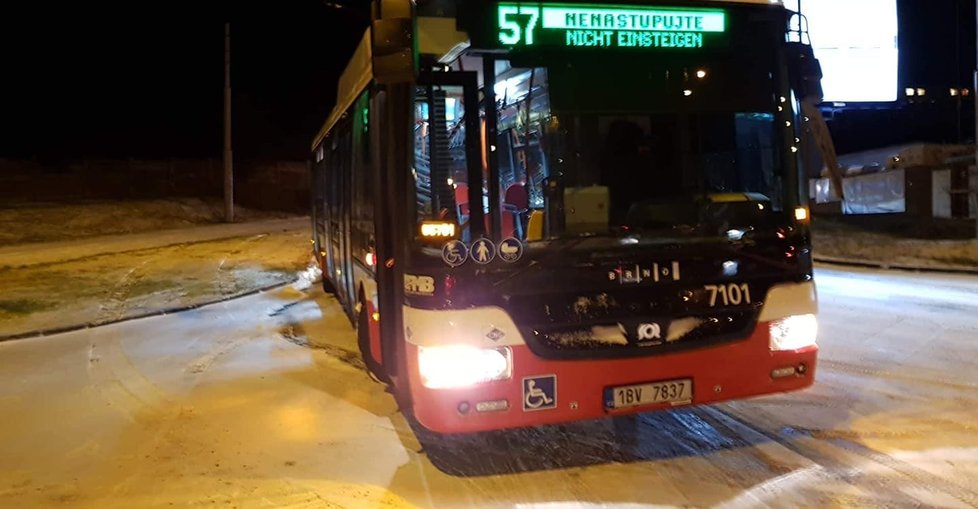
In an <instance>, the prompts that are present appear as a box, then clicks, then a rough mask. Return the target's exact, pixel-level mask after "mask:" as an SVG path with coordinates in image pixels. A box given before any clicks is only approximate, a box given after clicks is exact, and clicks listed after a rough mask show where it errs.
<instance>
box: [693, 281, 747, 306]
mask: <svg viewBox="0 0 978 509" xmlns="http://www.w3.org/2000/svg"><path fill="white" fill-rule="evenodd" d="M703 288H704V289H705V290H706V291H708V292H710V307H711V308H715V307H717V305H718V304H719V305H720V306H723V307H726V306H739V305H741V304H750V303H751V299H750V286H748V285H747V283H744V284H739V285H738V284H736V283H730V284H726V285H706V286H705V287H703Z"/></svg>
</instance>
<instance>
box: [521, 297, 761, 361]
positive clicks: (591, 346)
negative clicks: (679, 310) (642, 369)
mask: <svg viewBox="0 0 978 509" xmlns="http://www.w3.org/2000/svg"><path fill="white" fill-rule="evenodd" d="M756 323H757V311H756V310H755V309H750V310H738V311H728V312H717V313H712V314H703V315H698V316H686V317H679V318H661V317H629V318H628V319H620V320H616V321H610V320H599V321H594V322H592V323H587V324H580V323H578V324H573V325H567V326H559V327H557V326H540V327H527V328H526V330H524V337H526V338H527V342H528V345H529V346H530V349H531V350H533V351H534V353H536V354H537V355H539V356H541V357H544V358H551V359H567V358H582V357H591V358H593V357H601V358H615V357H632V356H643V355H661V354H666V353H673V352H677V351H682V350H688V349H694V348H704V347H707V346H716V345H718V344H722V343H727V342H733V341H738V340H742V339H746V338H747V337H749V336H750V334H751V332H753V329H754V327H755V325H756Z"/></svg>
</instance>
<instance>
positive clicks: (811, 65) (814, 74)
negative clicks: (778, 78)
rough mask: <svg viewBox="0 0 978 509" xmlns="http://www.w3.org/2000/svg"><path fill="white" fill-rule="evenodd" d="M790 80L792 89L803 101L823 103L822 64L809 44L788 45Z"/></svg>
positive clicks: (791, 43)
mask: <svg viewBox="0 0 978 509" xmlns="http://www.w3.org/2000/svg"><path fill="white" fill-rule="evenodd" d="M787 53H788V79H789V81H790V82H791V89H792V91H794V93H795V95H796V96H797V97H798V99H799V100H801V101H806V100H814V102H815V103H820V102H822V98H823V97H824V93H823V92H822V64H821V63H819V61H818V59H817V58H815V50H813V49H812V47H811V46H810V45H808V44H802V43H800V42H789V43H788V51H787Z"/></svg>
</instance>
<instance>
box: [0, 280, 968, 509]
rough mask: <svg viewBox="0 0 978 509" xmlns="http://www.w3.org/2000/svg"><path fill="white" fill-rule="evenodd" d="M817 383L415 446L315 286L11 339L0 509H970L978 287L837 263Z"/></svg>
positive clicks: (2, 395) (2, 381)
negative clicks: (628, 416)
mask: <svg viewBox="0 0 978 509" xmlns="http://www.w3.org/2000/svg"><path fill="white" fill-rule="evenodd" d="M817 277H818V282H819V292H820V298H821V307H822V313H821V332H820V342H821V345H822V356H821V361H820V365H819V373H818V381H817V384H816V386H815V387H814V388H812V389H810V390H807V391H805V392H802V393H796V394H790V395H780V396H774V397H768V398H761V399H757V400H751V401H742V402H737V403H731V404H725V405H719V406H714V407H702V408H687V409H682V410H676V411H671V412H662V413H653V414H646V415H643V416H641V418H639V419H637V420H633V421H627V420H625V421H597V422H586V423H579V424H573V425H567V426H559V427H548V428H543V429H534V430H524V431H519V432H506V433H497V434H493V435H491V436H487V437H482V438H480V439H478V442H477V443H476V441H475V440H473V439H465V440H458V441H457V443H447V444H445V443H443V444H440V445H441V446H440V447H434V444H426V445H425V446H422V445H421V442H419V439H418V437H417V435H416V434H415V432H414V430H413V429H412V427H411V425H410V424H409V421H408V420H407V419H406V418H405V417H404V415H403V414H401V413H400V412H399V411H398V409H397V405H396V404H395V402H394V400H393V398H392V397H391V396H390V395H388V394H387V393H386V392H385V391H384V389H383V387H381V386H380V385H377V384H376V383H374V382H372V381H371V380H370V379H369V378H368V377H367V375H366V374H365V373H364V372H363V371H362V370H361V369H360V362H359V360H358V359H357V357H356V355H354V354H353V351H355V345H354V335H353V332H352V330H351V327H350V325H349V324H348V322H346V320H345V318H344V317H343V316H342V315H341V314H340V311H339V309H338V307H337V306H336V305H335V304H334V303H333V302H332V300H331V299H330V298H328V297H326V296H324V295H322V293H320V292H315V291H312V290H308V291H306V292H303V291H299V290H296V289H285V290H282V291H278V292H272V293H267V294H261V295H255V296H252V297H247V298H243V299H240V300H236V301H232V302H227V303H223V304H219V305H215V306H210V307H206V308H203V309H199V310H195V311H190V312H186V313H182V314H178V315H171V316H161V317H155V318H148V319H143V320H138V321H132V322H125V323H120V324H116V325H111V326H107V327H102V328H98V329H91V330H85V331H78V332H73V333H69V334H63V335H59V336H53V337H48V338H42V339H31V340H23V341H14V342H7V343H2V344H0V437H2V442H0V507H4V508H17V507H46V506H64V507H93V508H94V507H98V508H103V507H104V508H136V507H172V506H176V507H188V506H189V507H197V506H220V507H289V508H292V507H309V508H318V507H438V508H451V507H521V508H548V509H549V508H558V507H588V506H594V507H653V506H694V507H767V506H770V507H778V508H780V507H921V506H924V507H953V508H958V507H961V508H967V507H978V429H976V428H978V370H975V369H974V368H975V366H976V359H978V279H975V278H968V277H951V276H935V275H912V274H900V273H886V272H878V271H869V270H860V271H846V270H839V269H828V268H824V269H821V270H819V271H818V274H817Z"/></svg>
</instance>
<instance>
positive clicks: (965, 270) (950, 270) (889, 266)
mask: <svg viewBox="0 0 978 509" xmlns="http://www.w3.org/2000/svg"><path fill="white" fill-rule="evenodd" d="M813 259H814V261H815V263H821V264H825V265H835V266H839V267H861V268H866V269H882V270H899V271H903V272H922V273H930V274H959V275H967V276H978V268H971V267H917V266H912V265H903V264H899V263H882V262H872V261H858V260H846V259H843V258H832V257H827V258H826V257H821V256H816V257H814V258H813Z"/></svg>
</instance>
